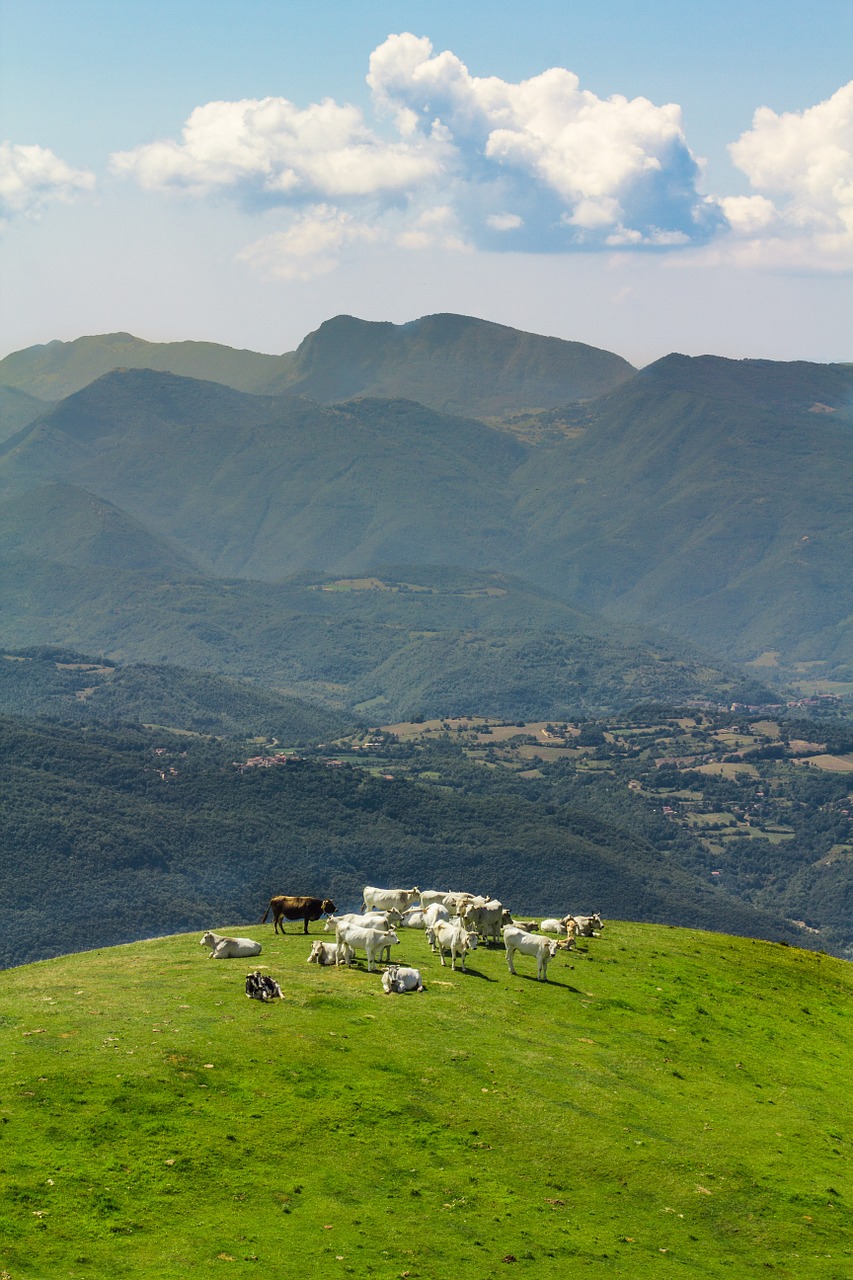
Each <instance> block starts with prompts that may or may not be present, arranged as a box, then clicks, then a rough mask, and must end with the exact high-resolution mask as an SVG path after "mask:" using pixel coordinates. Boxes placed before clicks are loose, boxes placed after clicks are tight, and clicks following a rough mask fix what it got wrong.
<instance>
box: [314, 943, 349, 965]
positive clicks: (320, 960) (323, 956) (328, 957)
mask: <svg viewBox="0 0 853 1280" xmlns="http://www.w3.org/2000/svg"><path fill="white" fill-rule="evenodd" d="M351 960H352V947H347V948H346V950H345V954H344V959H343V963H344V964H349V963H350V962H351ZM305 963H306V964H337V963H338V944H337V943H336V942H321V941H320V939H319V938H318V939H317V940H316V942H313V943H312V944H311V954H310V956H309V957H308V959H307V960H306V962H305Z"/></svg>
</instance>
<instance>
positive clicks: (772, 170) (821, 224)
mask: <svg viewBox="0 0 853 1280" xmlns="http://www.w3.org/2000/svg"><path fill="white" fill-rule="evenodd" d="M729 151H730V153H731V156H732V159H733V161H734V163H735V164H736V165H737V166H738V168H739V169H741V170H742V171H743V172H744V173H745V174H746V175H747V177H748V178H749V180H750V183H751V185H752V187H753V188H754V189H755V190H756V191H758V192H762V193H765V194H760V195H757V196H753V197H742V198H737V197H733V198H731V199H729V200H728V201H725V202H724V208H725V211H726V215H727V217H728V218H729V221H730V223H731V224H732V226H733V227H734V229H735V230H736V231H739V232H741V233H745V234H746V235H750V234H751V235H752V239H751V241H750V242H749V246H748V248H747V249H744V248H743V247H742V248H741V254H742V255H744V254H748V255H749V256H750V257H751V258H752V259H753V260H754V261H756V262H760V261H766V262H768V263H770V264H773V265H776V264H779V263H784V262H786V261H787V262H789V263H790V264H791V265H800V266H813V267H829V268H833V267H834V268H842V269H843V268H850V267H853V81H851V82H850V83H849V84H847V85H845V86H844V87H843V88H841V89H839V90H838V92H837V93H835V94H833V95H832V97H831V98H828V99H827V100H826V101H825V102H820V103H818V104H817V105H816V106H813V107H809V108H808V109H807V110H805V111H802V112H784V113H782V114H781V115H777V114H776V112H775V111H771V110H770V108H769V107H761V108H759V110H758V111H756V113H755V116H754V117H753V122H752V128H751V129H750V130H748V131H747V132H746V133H744V134H742V135H741V137H740V138H739V139H738V140H737V142H734V143H732V144H731V146H730V148H729ZM761 233H765V234H761Z"/></svg>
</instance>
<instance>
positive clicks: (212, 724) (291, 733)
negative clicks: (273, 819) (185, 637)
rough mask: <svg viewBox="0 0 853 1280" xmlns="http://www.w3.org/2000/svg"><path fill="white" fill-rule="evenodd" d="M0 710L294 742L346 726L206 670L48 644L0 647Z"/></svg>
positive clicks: (321, 711)
mask: <svg viewBox="0 0 853 1280" xmlns="http://www.w3.org/2000/svg"><path fill="white" fill-rule="evenodd" d="M0 710H2V711H3V712H4V713H6V714H12V715H26V716H48V717H51V718H53V719H56V720H60V721H63V722H77V723H92V722H96V723H97V722H101V723H114V722H116V721H121V722H123V723H128V722H130V723H134V724H150V725H160V726H163V727H165V728H168V729H176V730H182V731H184V732H188V733H202V734H216V735H218V736H220V737H229V738H244V739H254V738H261V739H264V740H271V739H274V740H275V741H277V742H280V743H284V744H286V745H288V746H302V745H305V744H306V743H313V742H319V741H321V740H323V739H326V740H328V739H329V738H334V737H338V736H339V735H340V734H342V733H345V732H347V731H350V730H351V729H352V728H353V724H352V721H351V720H350V719H349V718H348V717H346V716H343V715H341V714H336V713H334V712H330V711H328V710H327V709H326V708H323V707H319V706H317V705H315V704H312V703H309V702H305V701H304V700H301V699H299V698H292V697H287V696H285V695H284V694H280V693H276V692H275V691H273V690H269V689H264V688H261V687H259V686H258V685H253V684H249V683H247V682H246V681H243V680H231V679H228V678H227V677H225V676H217V675H214V674H212V673H211V672H207V671H188V670H186V669H184V668H181V667H176V666H169V665H163V664H161V665H153V664H143V663H124V664H119V663H115V662H113V661H111V660H109V659H107V660H105V659H103V658H97V657H92V656H88V655H86V654H79V653H75V652H73V651H67V650H59V649H56V648H51V647H43V648H36V649H31V650H19V651H17V652H15V653H0Z"/></svg>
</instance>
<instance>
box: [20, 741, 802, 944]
mask: <svg viewBox="0 0 853 1280" xmlns="http://www.w3.org/2000/svg"><path fill="white" fill-rule="evenodd" d="M0 742H2V748H3V756H4V759H6V760H8V761H10V764H9V766H8V768H7V776H6V785H5V786H4V788H3V793H2V796H1V797H0V818H2V839H3V847H4V848H5V849H7V850H14V860H13V862H12V863H11V865H10V866H9V867H8V869H7V872H6V878H5V891H4V906H3V928H2V931H0V963H2V965H4V966H8V965H12V964H18V963H22V962H24V961H27V960H32V959H38V958H42V957H45V956H50V955H56V954H58V953H60V952H63V951H67V950H75V949H81V948H85V947H90V946H105V945H110V944H112V943H116V942H125V941H131V940H133V939H135V938H140V937H145V936H148V935H150V934H153V933H157V934H159V933H163V932H173V931H176V930H180V929H183V928H191V927H193V925H194V924H197V923H198V922H199V920H200V919H204V920H206V921H207V922H208V923H210V922H212V921H213V920H217V919H218V920H222V919H234V918H242V919H252V918H260V915H261V914H262V912H263V908H264V906H265V905H266V903H267V902H268V901H269V898H270V896H271V895H272V894H273V893H281V892H284V893H316V894H317V896H320V897H325V896H330V897H331V898H332V899H333V901H334V902H335V903H336V904H337V905H338V907H339V908H341V909H346V910H353V909H357V908H358V905H359V903H360V900H361V899H360V894H361V889H362V887H363V886H364V884H365V883H369V884H394V883H399V882H401V881H402V882H403V883H408V884H412V883H415V884H419V885H421V887H429V886H433V885H436V884H437V885H439V886H441V885H450V884H463V885H467V886H473V887H474V891H478V890H486V891H487V892H489V893H492V894H494V895H495V896H497V897H499V898H500V899H501V901H502V902H504V903H505V904H507V905H509V906H511V907H512V906H517V905H518V904H523V905H524V909H527V910H534V911H539V912H541V913H542V914H552V913H553V912H555V911H556V912H557V913H558V914H564V912H565V910H566V909H567V908H566V906H565V904H573V906H574V909H575V910H583V907H582V906H581V905H579V904H586V905H587V906H588V907H589V908H591V909H595V908H600V910H601V911H602V912H604V913H605V915H607V916H610V917H612V916H621V917H624V918H629V919H645V920H650V921H665V922H668V923H672V924H689V925H692V926H696V927H704V928H714V927H720V926H721V925H723V922H724V927H725V928H726V929H727V930H728V931H730V932H732V933H742V934H746V935H751V936H758V937H761V936H764V937H769V938H776V939H780V940H786V941H792V942H799V941H800V940H801V937H802V935H801V932H800V931H799V930H798V929H797V928H796V927H795V926H794V925H792V924H790V923H789V922H787V921H784V920H782V919H781V918H780V917H779V916H776V915H774V914H773V913H771V912H768V911H763V910H759V909H756V908H755V907H752V906H750V905H748V904H746V903H743V902H741V901H739V900H737V899H736V898H733V897H732V896H730V895H729V894H727V893H725V892H724V891H723V890H719V889H717V888H716V887H714V886H711V885H709V884H708V883H707V880H703V879H701V878H700V877H699V876H697V875H693V874H691V873H687V872H685V871H684V870H682V869H681V867H679V866H678V865H677V864H675V863H674V862H673V860H672V858H671V857H670V856H669V855H668V854H667V853H661V852H659V851H658V850H656V849H655V848H654V847H653V846H652V845H651V844H650V843H649V842H648V841H647V840H644V839H643V838H641V837H635V836H632V835H631V834H630V833H629V832H627V831H625V830H622V829H620V828H619V827H617V826H614V825H613V824H612V823H608V822H604V821H601V820H599V819H596V818H594V817H592V816H590V815H589V814H586V813H584V812H582V811H575V810H573V809H571V808H569V807H568V806H562V807H560V808H559V810H558V811H557V812H548V809H547V806H542V805H540V804H538V803H536V802H535V801H534V800H529V799H526V798H525V797H524V796H523V795H521V794H519V795H517V796H516V795H504V794H483V795H475V794H472V795H454V794H448V793H446V792H443V791H440V790H439V789H438V788H436V787H425V786H420V785H417V784H414V783H410V782H406V781H401V780H398V779H395V778H393V777H391V778H389V777H386V776H385V775H384V773H383V774H380V775H378V776H373V775H372V774H370V773H369V772H366V771H364V770H361V769H354V768H351V767H347V766H343V767H338V768H330V767H328V765H327V764H326V763H324V762H323V761H322V760H321V761H311V760H301V761H300V760H290V761H288V762H287V763H285V764H280V765H278V766H276V767H274V768H269V769H248V770H243V769H240V768H237V767H235V765H234V763H233V758H234V757H233V753H234V751H235V747H234V746H233V745H231V746H229V745H228V744H225V745H222V744H217V743H215V742H213V741H206V740H201V739H197V738H188V737H187V736H185V735H184V736H178V737H175V736H172V735H169V734H168V733H166V732H165V731H160V730H150V731H146V730H143V729H141V728H136V729H134V728H124V729H107V728H99V727H98V726H96V725H89V726H86V727H84V728H82V729H81V728H77V727H61V726H45V725H39V724H37V723H35V722H28V721H22V720H18V719H14V718H4V719H2V720H0ZM46 885H50V893H51V898H52V901H54V902H61V903H62V920H61V928H60V929H57V919H56V915H55V913H54V912H53V911H52V910H51V911H45V909H44V891H45V886H46Z"/></svg>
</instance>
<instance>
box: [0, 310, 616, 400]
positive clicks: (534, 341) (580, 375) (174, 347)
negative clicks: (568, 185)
mask: <svg viewBox="0 0 853 1280" xmlns="http://www.w3.org/2000/svg"><path fill="white" fill-rule="evenodd" d="M115 369H155V370H159V371H161V372H166V373H174V374H178V375H181V376H183V377H189V378H195V379H200V380H209V381H213V382H220V383H223V384H224V385H226V386H229V387H234V388H236V389H237V390H239V391H253V392H258V393H273V394H278V393H281V392H283V391H296V392H298V393H299V394H302V395H307V396H310V397H311V398H312V399H315V400H319V401H321V402H322V403H324V404H331V403H333V402H334V401H337V400H349V399H351V398H352V397H353V396H362V395H367V396H378V397H382V398H384V399H398V398H399V399H406V400H418V401H420V402H421V403H422V404H425V405H428V406H430V407H431V408H433V409H437V410H439V411H441V412H444V413H454V414H460V415H462V416H473V417H481V416H490V415H491V416H497V417H505V416H507V415H508V414H512V413H517V412H519V411H521V410H530V409H545V408H551V407H554V406H556V405H563V404H567V403H568V402H569V401H573V400H586V399H589V398H590V397H592V396H598V395H602V394H603V393H604V392H605V391H609V390H612V389H613V388H614V387H616V386H618V384H619V383H620V382H623V381H624V380H625V379H626V378H630V377H631V376H632V374H633V373H634V370H633V368H632V366H631V365H629V364H628V362H627V361H626V360H623V359H621V357H619V356H615V355H613V354H611V353H610V352H609V351H600V350H598V349H597V348H596V347H590V346H586V345H585V344H584V343H582V342H567V341H564V340H563V339H561V338H546V337H541V336H539V335H538V334H531V333H524V332H522V331H520V330H518V329H511V328H508V327H507V326H506V325H499V324H492V323H490V322H489V321H486V320H476V319H474V318H472V317H469V316H457V315H435V316H424V317H423V318H422V319H420V320H413V321H411V322H410V323H408V324H403V325H393V324H387V323H386V324H382V323H374V322H371V321H367V320H358V319H356V318H355V317H354V316H337V317H336V318H335V319H333V320H328V321H326V323H325V324H323V325H321V326H320V328H319V329H318V330H317V331H316V332H315V333H312V334H309V335H308V337H307V338H305V340H304V341H303V342H302V343H301V344H300V346H299V348H298V349H297V351H295V352H292V353H289V354H286V355H282V356H272V355H261V354H259V353H257V352H254V351H237V350H234V349H233V348H231V347H224V346H220V345H217V344H216V343H212V342H165V343H156V342H145V341H143V340H142V339H141V338H134V337H133V336H132V335H131V334H129V333H110V334H102V335H100V336H93V337H86V338H78V339H76V340H75V341H74V342H49V343H47V344H45V345H43V346H36V347H28V348H26V349H25V350H23V351H16V352H14V353H13V354H12V355H9V356H6V358H5V359H4V360H0V385H2V386H5V387H10V388H17V389H19V390H21V391H26V392H28V393H29V394H30V395H31V396H40V397H41V398H43V399H45V400H61V399H64V398H65V397H66V396H69V395H71V394H72V393H73V392H75V391H80V390H81V389H82V388H83V387H85V386H87V385H88V383H90V382H93V381H94V380H95V379H96V378H100V377H102V376H103V375H104V374H106V373H110V372H112V371H113V370H115Z"/></svg>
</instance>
